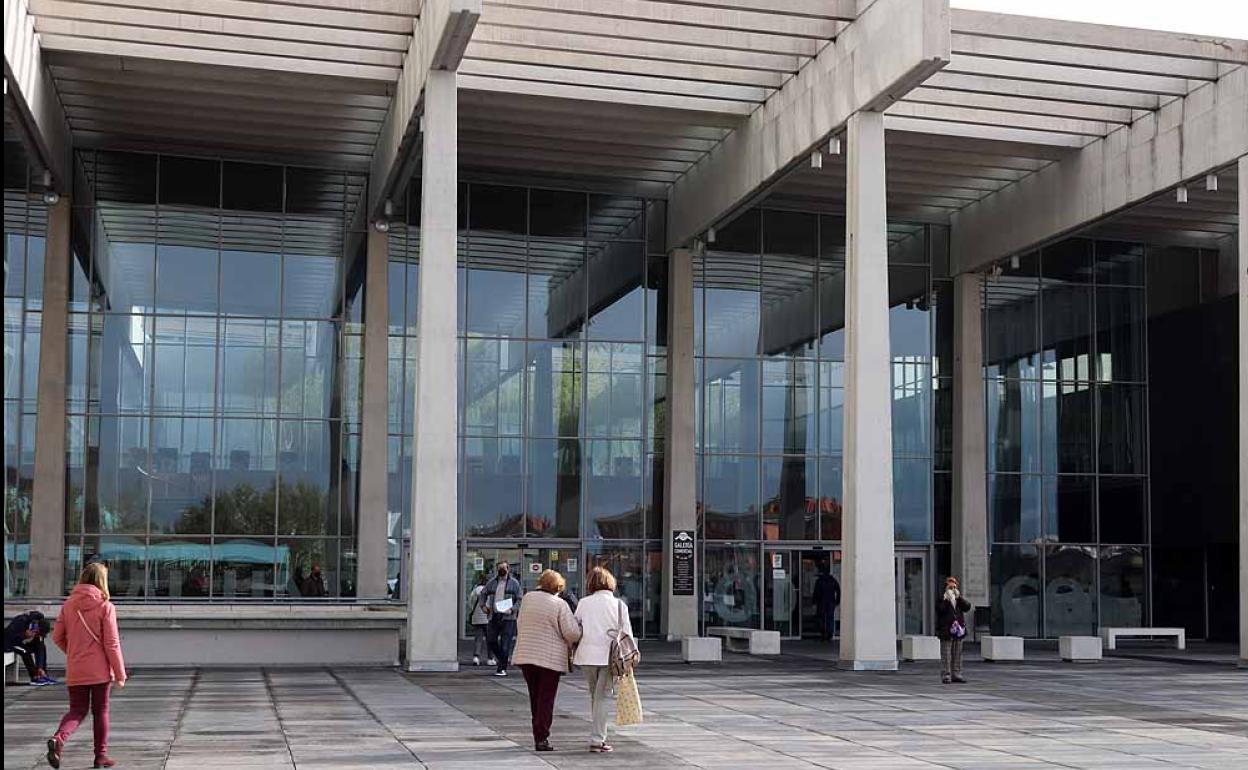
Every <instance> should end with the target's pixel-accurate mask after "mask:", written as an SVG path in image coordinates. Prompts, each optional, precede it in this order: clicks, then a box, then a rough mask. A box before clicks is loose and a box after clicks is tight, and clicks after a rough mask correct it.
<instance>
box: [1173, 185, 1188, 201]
mask: <svg viewBox="0 0 1248 770" xmlns="http://www.w3.org/2000/svg"><path fill="white" fill-rule="evenodd" d="M1174 199H1175V200H1176V201H1178V202H1179V203H1187V186H1186V185H1179V186H1178V187H1177V188H1176V189H1175V191H1174Z"/></svg>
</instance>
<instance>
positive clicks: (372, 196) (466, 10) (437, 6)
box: [369, 0, 481, 216]
mask: <svg viewBox="0 0 1248 770" xmlns="http://www.w3.org/2000/svg"><path fill="white" fill-rule="evenodd" d="M480 18H481V0H425V4H424V8H423V9H422V11H421V15H420V18H419V19H418V20H417V21H416V23H415V27H414V31H413V34H412V41H411V44H410V45H409V46H408V48H407V55H406V56H405V57H404V59H403V72H402V73H401V74H400V75H399V82H398V83H397V84H395V92H394V99H393V101H391V103H390V111H389V112H388V113H387V114H386V120H385V122H384V123H382V125H381V132H380V134H379V135H378V137H377V147H376V149H375V150H374V151H373V160H372V169H371V171H372V174H371V180H372V181H371V184H370V192H369V211H370V212H371V213H372V214H373V216H377V215H380V214H381V213H382V211H383V210H384V208H385V201H387V200H389V199H390V197H391V196H392V195H394V192H395V190H402V189H403V187H404V185H406V184H407V180H408V179H410V178H411V175H412V171H413V170H414V169H415V164H416V161H417V160H418V159H419V157H420V153H419V152H417V145H416V140H417V135H418V134H419V133H420V115H421V112H422V110H423V101H424V90H425V83H426V81H428V79H429V73H430V72H432V71H434V70H452V71H453V70H456V69H458V68H459V62H460V60H461V59H462V58H463V54H464V50H465V49H466V48H467V47H468V42H469V41H470V40H471V39H472V33H473V30H475V29H476V26H477V21H478V20H479V19H480Z"/></svg>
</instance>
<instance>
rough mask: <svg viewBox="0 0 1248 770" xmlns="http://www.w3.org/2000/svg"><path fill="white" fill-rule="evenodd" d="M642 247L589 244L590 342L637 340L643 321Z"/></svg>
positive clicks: (620, 243) (643, 268)
mask: <svg viewBox="0 0 1248 770" xmlns="http://www.w3.org/2000/svg"><path fill="white" fill-rule="evenodd" d="M643 249H644V244H642V243H641V242H640V241H636V242H608V243H602V242H595V241H591V242H590V243H589V254H588V257H587V262H586V273H587V275H588V277H589V286H588V289H589V331H588V336H589V338H590V339H597V340H640V339H641V338H642V335H643V334H644V329H643V328H642V325H643V323H644V321H645V309H644V307H643V306H644V291H643V289H642V284H643V272H644V271H645V266H646V259H645V254H644V251H643Z"/></svg>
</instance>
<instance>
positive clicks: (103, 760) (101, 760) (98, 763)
mask: <svg viewBox="0 0 1248 770" xmlns="http://www.w3.org/2000/svg"><path fill="white" fill-rule="evenodd" d="M115 764H117V763H116V762H115V761H113V760H111V759H109V758H108V757H96V758H95V764H94V765H92V767H112V766H113V765H115Z"/></svg>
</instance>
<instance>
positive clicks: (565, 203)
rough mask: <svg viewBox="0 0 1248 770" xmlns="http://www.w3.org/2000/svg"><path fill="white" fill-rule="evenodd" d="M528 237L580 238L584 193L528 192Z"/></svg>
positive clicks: (583, 231)
mask: <svg viewBox="0 0 1248 770" xmlns="http://www.w3.org/2000/svg"><path fill="white" fill-rule="evenodd" d="M529 234H530V235H536V236H540V237H543V238H584V237H585V193H578V192H567V191H564V190H539V189H536V188H534V189H532V190H530V191H529Z"/></svg>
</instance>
